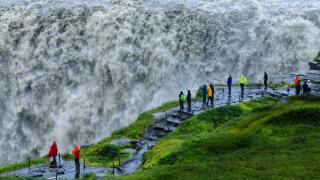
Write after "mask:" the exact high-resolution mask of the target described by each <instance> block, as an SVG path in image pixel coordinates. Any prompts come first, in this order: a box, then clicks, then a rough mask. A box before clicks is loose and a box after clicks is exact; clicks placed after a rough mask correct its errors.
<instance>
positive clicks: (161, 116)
mask: <svg viewBox="0 0 320 180" xmlns="http://www.w3.org/2000/svg"><path fill="white" fill-rule="evenodd" d="M153 117H154V118H155V120H161V119H165V118H167V113H166V112H158V113H153Z"/></svg>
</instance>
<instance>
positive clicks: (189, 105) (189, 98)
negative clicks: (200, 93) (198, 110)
mask: <svg viewBox="0 0 320 180" xmlns="http://www.w3.org/2000/svg"><path fill="white" fill-rule="evenodd" d="M187 103H188V112H191V92H190V90H188V94H187Z"/></svg>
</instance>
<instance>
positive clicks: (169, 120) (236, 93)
mask: <svg viewBox="0 0 320 180" xmlns="http://www.w3.org/2000/svg"><path fill="white" fill-rule="evenodd" d="M293 94H294V90H293V89H291V90H290V91H289V93H288V92H287V89H284V88H282V89H277V90H272V89H270V88H269V89H268V90H267V92H264V91H263V89H260V88H259V87H247V88H246V90H245V93H244V96H243V98H242V97H241V96H240V88H239V87H233V90H232V96H228V94H227V91H226V87H217V88H216V96H215V100H214V106H213V107H210V108H215V107H220V106H224V105H228V104H237V103H239V102H243V101H249V100H251V99H255V98H259V97H261V96H264V95H270V96H273V97H277V98H281V97H283V96H288V95H289V96H290V95H293ZM206 109H207V108H203V104H202V102H199V101H195V102H192V111H191V112H187V111H186V108H185V111H180V110H179V107H176V108H173V109H170V110H169V111H166V112H160V113H154V114H153V115H154V117H155V122H154V123H152V124H150V125H148V126H147V127H146V128H145V132H144V138H143V139H141V140H130V139H116V140H113V141H112V142H111V144H115V145H126V144H131V147H130V148H126V149H125V150H126V151H127V152H128V153H129V154H130V157H129V158H128V159H127V160H125V161H123V162H121V165H120V166H119V167H117V168H115V169H114V170H113V168H112V167H95V166H87V167H85V168H84V167H83V166H84V164H83V162H82V163H81V168H80V169H81V170H80V171H79V172H76V171H75V166H74V162H73V161H65V160H63V159H61V162H60V165H61V168H48V165H47V164H42V165H37V166H33V167H31V168H30V169H29V168H23V169H19V170H16V171H13V172H9V173H6V174H3V175H2V176H18V177H41V178H45V179H56V178H57V179H75V178H78V177H82V176H83V175H84V174H86V173H95V174H96V176H97V177H98V178H101V177H105V176H112V175H113V173H114V175H116V176H118V175H122V174H129V173H132V172H135V171H136V170H137V169H138V168H139V167H140V166H141V165H142V160H143V154H144V153H145V152H147V151H148V150H149V149H150V148H152V147H153V145H154V144H155V143H156V142H157V141H158V140H159V139H161V138H162V137H165V136H167V135H168V134H170V133H171V132H173V131H174V130H175V129H176V128H177V127H178V126H179V125H180V124H181V123H182V122H183V121H185V120H187V119H188V118H190V117H191V116H193V115H194V114H199V113H201V112H202V111H204V110H206Z"/></svg>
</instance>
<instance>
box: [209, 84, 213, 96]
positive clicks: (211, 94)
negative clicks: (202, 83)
mask: <svg viewBox="0 0 320 180" xmlns="http://www.w3.org/2000/svg"><path fill="white" fill-rule="evenodd" d="M208 96H209V97H212V96H213V90H212V89H211V87H210V86H208Z"/></svg>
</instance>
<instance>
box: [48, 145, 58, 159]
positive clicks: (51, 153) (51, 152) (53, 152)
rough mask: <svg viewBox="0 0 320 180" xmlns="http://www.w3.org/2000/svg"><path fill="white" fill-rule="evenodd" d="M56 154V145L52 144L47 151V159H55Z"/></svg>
mask: <svg viewBox="0 0 320 180" xmlns="http://www.w3.org/2000/svg"><path fill="white" fill-rule="evenodd" d="M57 154H58V148H57V144H56V142H53V143H52V145H51V147H50V149H49V152H48V157H56V156H57Z"/></svg>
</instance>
